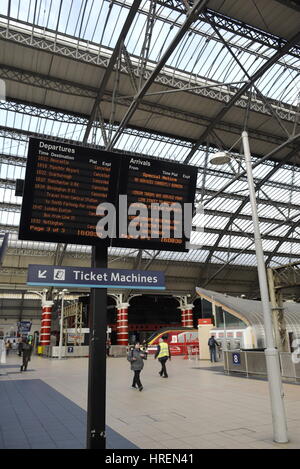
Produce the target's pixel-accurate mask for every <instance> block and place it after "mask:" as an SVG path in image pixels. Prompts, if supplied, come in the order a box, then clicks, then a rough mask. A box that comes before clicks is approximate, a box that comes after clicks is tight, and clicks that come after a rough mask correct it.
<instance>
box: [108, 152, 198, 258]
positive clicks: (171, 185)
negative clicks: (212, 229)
mask: <svg viewBox="0 0 300 469" xmlns="http://www.w3.org/2000/svg"><path fill="white" fill-rule="evenodd" d="M121 174H122V178H121V179H120V183H119V193H120V194H126V196H127V211H128V207H129V206H130V204H136V210H134V206H132V207H133V210H132V211H131V214H130V213H128V215H127V220H128V221H127V228H128V230H127V233H125V232H123V231H124V230H122V229H120V227H119V238H118V239H115V240H113V245H114V246H123V247H136V248H139V249H147V248H148V249H158V250H160V249H161V250H170V251H187V249H186V241H188V240H189V236H190V227H191V219H190V220H187V221H188V225H189V226H188V230H186V233H185V230H184V222H185V218H186V217H187V216H188V211H187V209H184V207H185V206H184V204H190V206H191V207H192V206H193V203H194V198H195V189H196V182H197V168H196V167H194V166H188V165H183V164H179V163H172V162H169V161H162V160H155V159H153V158H144V157H143V158H140V157H129V156H126V157H124V158H122V161H121ZM161 204H166V205H170V204H174V205H173V206H171V207H170V208H171V210H170V213H169V210H168V209H167V210H166V211H165V212H164V213H163V212H162V211H161V210H159V208H162V205H161ZM139 205H140V206H141V210H140V211H139ZM157 206H159V207H157ZM145 207H146V208H147V212H146V210H145ZM156 209H157V210H156ZM135 211H136V214H134V212H135ZM191 212H192V210H191ZM122 213H123V212H122ZM138 222H139V223H138ZM130 223H138V224H139V226H138V227H137V230H136V232H140V233H141V237H140V238H139V239H134V238H133V237H132V236H131V234H130V232H129V231H130ZM124 226H126V225H124Z"/></svg>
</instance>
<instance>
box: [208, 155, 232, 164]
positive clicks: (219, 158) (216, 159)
mask: <svg viewBox="0 0 300 469" xmlns="http://www.w3.org/2000/svg"><path fill="white" fill-rule="evenodd" d="M230 159H231V158H230V155H229V154H228V153H227V152H226V151H218V152H217V153H214V154H213V155H212V156H211V158H210V161H209V162H210V164H213V165H216V166H218V165H222V164H226V163H229V161H230Z"/></svg>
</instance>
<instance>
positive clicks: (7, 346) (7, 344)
mask: <svg viewBox="0 0 300 469" xmlns="http://www.w3.org/2000/svg"><path fill="white" fill-rule="evenodd" d="M5 348H6V356H7V357H8V354H9V352H10V351H11V349H12V346H11V342H10V340H9V339H8V340H7V342H6V344H5Z"/></svg>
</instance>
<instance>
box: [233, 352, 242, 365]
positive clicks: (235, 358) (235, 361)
mask: <svg viewBox="0 0 300 469" xmlns="http://www.w3.org/2000/svg"><path fill="white" fill-rule="evenodd" d="M232 363H233V364H234V365H240V364H241V354H240V353H237V352H234V353H233V354H232Z"/></svg>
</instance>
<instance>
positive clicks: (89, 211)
mask: <svg viewBox="0 0 300 469" xmlns="http://www.w3.org/2000/svg"><path fill="white" fill-rule="evenodd" d="M196 180H197V168H196V167H193V166H188V165H182V164H179V163H173V162H170V161H165V160H161V159H160V160H158V159H153V158H144V157H131V156H128V155H123V154H122V155H121V154H116V153H110V152H106V151H104V150H98V149H97V150H96V149H92V148H87V147H83V146H78V145H72V144H68V143H65V142H58V141H56V140H43V139H36V138H30V141H29V148H28V158H27V167H26V176H25V183H24V192H23V203H22V211H21V221H20V228H19V239H24V240H32V241H48V242H55V243H67V244H87V245H97V244H100V243H102V244H103V243H105V244H106V245H107V246H109V245H110V246H115V247H128V248H131V247H132V248H138V249H158V250H171V251H187V249H186V242H187V241H188V240H189V236H190V229H191V217H190V218H189V213H188V210H187V209H186V206H187V205H188V206H189V208H190V214H191V213H192V206H193V202H194V197H195V188H196ZM107 203H108V204H107ZM99 207H102V208H101V210H99ZM103 207H104V208H103ZM105 207H108V210H106V208H105ZM102 235H103V236H102Z"/></svg>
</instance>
